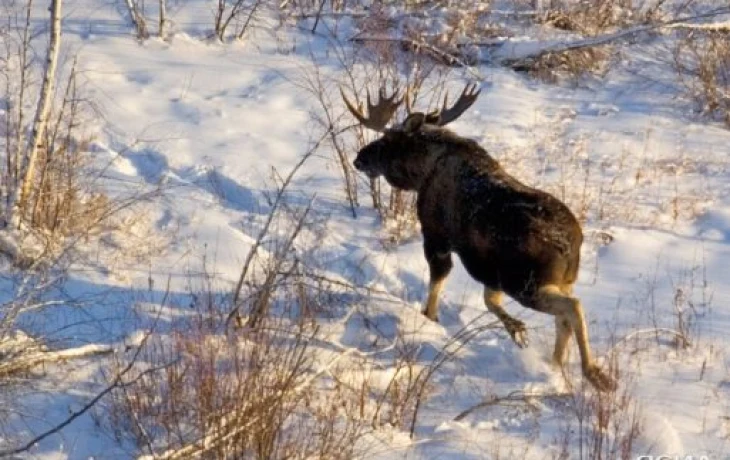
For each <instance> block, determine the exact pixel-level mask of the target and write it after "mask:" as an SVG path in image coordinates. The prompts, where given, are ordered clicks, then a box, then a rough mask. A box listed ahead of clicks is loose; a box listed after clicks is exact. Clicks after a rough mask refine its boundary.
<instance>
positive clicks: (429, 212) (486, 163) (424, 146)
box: [341, 84, 616, 391]
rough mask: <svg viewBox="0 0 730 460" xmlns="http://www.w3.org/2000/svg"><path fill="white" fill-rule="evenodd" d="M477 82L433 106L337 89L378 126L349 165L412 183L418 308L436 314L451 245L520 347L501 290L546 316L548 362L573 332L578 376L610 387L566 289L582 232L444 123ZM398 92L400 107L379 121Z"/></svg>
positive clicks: (521, 336)
mask: <svg viewBox="0 0 730 460" xmlns="http://www.w3.org/2000/svg"><path fill="white" fill-rule="evenodd" d="M480 92H481V90H477V86H476V84H467V85H466V87H465V88H464V90H463V91H462V93H461V95H460V96H459V98H458V99H457V100H456V102H455V103H454V104H453V105H452V106H451V107H447V105H448V103H447V102H448V94H447V95H446V96H445V97H444V102H443V106H442V108H441V109H440V110H437V111H434V112H429V113H423V112H414V111H412V108H411V100H410V94H409V91H408V90H406V91H405V94H404V96H403V97H400V98H399V97H398V93H399V91H398V90H396V91H394V93H393V94H392V95H391V96H390V97H388V96H387V95H386V91H385V89H384V88H381V89H380V91H379V95H378V96H379V97H378V101H377V102H376V103H375V104H373V103H372V101H371V98H370V94H369V92H368V93H367V113H364V111H363V107H362V105H358V106H355V105H354V104H353V103H352V102H350V100H348V99H347V97H346V96H345V93H344V92H342V90H341V96H342V98H343V101H344V103H345V105H346V106H347V108H348V110H349V111H350V112H351V113H352V115H353V116H354V117H355V118H356V119H357V120H358V122H359V123H360V124H361V125H362V126H363V127H366V128H368V129H372V130H374V131H377V132H380V133H382V136H381V137H380V138H379V139H377V140H375V141H373V142H371V143H369V144H368V145H366V146H365V147H363V148H362V149H361V150H360V151H359V152H358V153H357V158H356V159H355V162H354V166H355V168H356V169H357V170H358V171H360V172H363V173H365V174H367V175H368V176H369V177H370V178H377V177H379V176H384V177H385V179H386V180H387V181H388V183H389V184H390V185H392V186H393V187H397V188H400V189H404V190H412V191H416V193H417V201H416V206H417V215H418V220H419V221H420V224H421V231H422V234H423V249H424V253H425V256H426V260H427V262H428V266H429V272H430V283H429V288H428V296H427V299H426V303H425V307H424V310H423V314H424V315H426V317H428V318H429V319H430V320H432V321H438V297H439V294H440V293H441V290H442V288H443V285H444V281H445V280H446V277H447V276H448V274H449V272H450V271H451V269H452V267H453V262H452V259H451V253H452V252H455V253H456V254H457V255H458V256H459V258H460V259H461V262H462V264H463V265H464V268H465V269H466V271H467V272H468V273H469V274H470V275H471V277H472V278H474V279H475V280H476V281H479V282H480V283H482V284H483V285H484V303H485V304H486V307H487V309H488V310H489V311H490V312H491V313H493V314H494V315H496V317H497V318H498V319H499V320H500V321H501V323H502V324H503V325H504V328H505V330H506V331H507V332H508V333H509V335H510V336H511V337H512V340H513V341H514V342H515V343H516V344H517V346H519V347H521V348H522V347H525V346H526V345H527V333H526V332H527V331H526V329H525V324H524V323H523V322H522V321H520V320H518V319H516V318H514V317H512V316H510V315H509V314H508V313H507V312H506V311H505V309H504V308H503V307H502V297H503V293H506V294H507V295H509V296H510V297H512V298H513V299H515V300H516V301H517V302H519V303H520V304H521V305H522V306H524V307H527V308H531V309H534V310H537V311H540V312H543V313H547V314H550V315H553V316H554V317H555V329H556V331H555V336H556V337H555V348H554V351H553V355H552V362H553V364H554V365H555V366H557V367H558V368H561V369H562V366H563V361H564V358H565V353H566V348H567V346H568V344H569V343H570V339H571V337H572V336H573V335H575V338H576V342H577V344H578V347H579V350H580V357H581V365H582V371H583V375H584V377H585V378H586V379H587V380H588V381H589V382H590V383H591V384H592V385H593V386H594V387H595V388H596V389H598V390H599V391H612V390H614V389H615V386H616V384H615V382H614V380H613V379H612V378H611V377H609V376H608V375H607V374H605V373H604V372H603V371H602V370H601V369H600V368H599V367H598V366H597V365H596V363H595V362H594V360H593V357H592V355H591V349H590V345H589V340H588V329H587V326H586V322H585V317H584V314H583V308H582V306H581V303H580V300H579V299H578V298H576V297H575V296H573V294H572V291H573V284H574V283H575V281H576V278H577V275H578V268H579V264H580V247H581V244H582V242H583V233H582V230H581V227H580V224H579V223H578V220H577V219H576V218H575V216H574V215H573V213H572V212H571V211H570V209H568V207H567V206H566V205H565V204H564V203H562V202H561V201H560V200H558V199H557V198H555V197H554V196H552V195H550V194H549V193H546V192H544V191H541V190H537V189H534V188H532V187H529V186H527V185H525V184H523V183H521V182H520V181H518V180H517V179H515V178H514V177H512V176H511V175H509V174H508V173H507V172H506V171H505V170H504V169H502V167H501V166H500V164H499V163H498V162H497V160H495V159H494V158H492V157H491V156H490V155H489V154H488V153H487V151H486V150H485V149H483V148H482V147H481V146H479V144H477V142H476V141H474V140H471V139H467V138H464V137H461V136H459V135H457V134H455V133H454V132H452V131H450V130H448V129H446V128H444V126H445V125H447V124H448V123H451V122H452V121H454V120H456V119H457V118H458V117H459V116H461V114H463V113H464V111H466V110H467V109H468V108H469V107H470V106H471V105H472V104H473V103H474V101H476V99H477V97H478V96H479V94H480ZM404 100H405V102H406V109H407V116H406V118H405V120H404V121H403V122H402V123H400V124H398V123H394V124H393V126H391V127H390V128H386V126H387V125H388V123H389V122H390V120H391V118H393V116H394V114H395V112H396V110H397V109H398V107H400V106H401V105H402V104H403V101H404Z"/></svg>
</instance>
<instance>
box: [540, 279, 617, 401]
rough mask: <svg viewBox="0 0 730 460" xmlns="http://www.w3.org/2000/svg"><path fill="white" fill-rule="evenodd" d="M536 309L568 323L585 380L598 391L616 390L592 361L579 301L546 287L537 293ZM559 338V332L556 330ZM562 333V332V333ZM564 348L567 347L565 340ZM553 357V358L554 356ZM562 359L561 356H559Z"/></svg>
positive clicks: (550, 286) (610, 380) (608, 378)
mask: <svg viewBox="0 0 730 460" xmlns="http://www.w3.org/2000/svg"><path fill="white" fill-rule="evenodd" d="M538 307H539V309H540V311H543V312H545V313H549V314H551V315H555V316H556V317H558V318H565V319H567V320H568V322H569V323H570V327H571V329H572V330H573V333H574V334H575V340H576V342H578V349H579V350H580V359H581V366H582V368H583V375H584V376H585V378H586V379H587V380H588V381H589V382H590V383H591V385H593V386H594V387H595V388H596V389H598V390H599V391H612V390H614V389H615V388H616V382H614V381H613V379H612V378H611V377H609V376H608V375H606V374H605V373H604V372H603V371H601V369H600V368H599V367H598V366H597V365H596V364H595V362H594V361H593V356H592V354H591V347H590V344H589V342H588V327H587V326H586V321H585V317H584V315H583V307H582V306H581V304H580V301H579V300H578V299H577V298H575V297H573V296H571V295H568V294H565V293H564V292H562V291H561V290H560V288H559V287H558V286H556V285H548V286H543V287H542V288H540V290H539V292H538ZM556 332H557V334H556V335H557V336H558V337H559V336H560V334H561V331H560V330H558V331H556ZM563 333H564V332H563ZM557 342H558V340H557V339H556V349H555V353H558V352H560V354H562V352H561V350H559V349H558V347H557V345H558V343H557ZM564 346H567V340H566V343H565V344H564ZM554 357H555V356H554ZM560 358H562V356H560Z"/></svg>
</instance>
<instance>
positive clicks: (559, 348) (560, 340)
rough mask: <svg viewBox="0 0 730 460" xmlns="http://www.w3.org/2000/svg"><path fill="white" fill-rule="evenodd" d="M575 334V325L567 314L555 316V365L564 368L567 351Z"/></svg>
mask: <svg viewBox="0 0 730 460" xmlns="http://www.w3.org/2000/svg"><path fill="white" fill-rule="evenodd" d="M572 336H573V326H571V325H570V319H568V318H566V317H565V316H561V315H556V316H555V349H554V350H553V365H555V366H556V367H559V368H562V367H563V363H564V362H565V352H566V351H567V350H568V344H570V338H571V337H572Z"/></svg>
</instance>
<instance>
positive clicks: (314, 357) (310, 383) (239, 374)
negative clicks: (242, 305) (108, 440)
mask: <svg viewBox="0 0 730 460" xmlns="http://www.w3.org/2000/svg"><path fill="white" fill-rule="evenodd" d="M279 294H280V295H281V294H282V293H281V292H279ZM281 300H283V299H281ZM290 300H291V301H294V299H293V298H292V299H290ZM191 307H192V309H193V313H192V314H191V315H189V316H188V317H186V318H184V319H181V320H179V321H177V322H176V324H174V325H173V327H172V331H171V333H170V334H169V335H155V336H153V337H152V338H151V339H150V340H149V343H148V345H147V347H146V349H145V350H144V351H143V353H142V358H143V360H144V364H143V365H140V369H147V370H148V372H147V373H143V374H141V376H140V377H137V378H134V379H130V381H128V382H126V383H125V384H124V385H122V386H120V387H119V388H118V389H116V390H115V391H114V392H113V393H112V395H111V398H110V399H109V400H108V402H107V404H108V407H107V408H106V410H104V412H103V414H104V415H103V417H104V418H103V419H102V418H101V417H97V420H98V422H99V423H100V424H101V425H102V426H103V427H104V428H106V429H107V430H109V432H111V433H112V434H113V435H114V436H115V438H116V439H117V440H118V441H120V442H122V443H124V444H126V445H133V446H134V447H135V448H136V450H137V451H138V452H139V453H145V454H148V455H150V456H153V457H154V458H158V457H160V458H190V457H195V456H197V455H199V456H201V457H202V458H259V459H277V458H282V459H283V458H333V459H338V458H341V459H346V458H352V457H353V456H354V455H355V449H356V445H357V444H356V441H357V439H359V437H360V436H361V435H362V434H363V433H364V430H365V428H366V427H367V425H366V424H363V423H361V422H360V419H359V417H358V409H359V406H358V400H357V399H355V398H352V397H350V396H351V395H350V392H349V390H348V389H347V388H346V387H344V386H342V385H339V384H337V383H335V382H333V380H332V379H330V378H329V377H328V373H327V372H325V371H328V370H329V369H330V367H331V366H330V364H331V363H332V362H334V361H335V360H337V359H339V358H340V357H341V356H343V355H344V352H336V353H335V354H334V355H333V354H331V353H328V352H323V351H322V350H321V349H320V348H317V347H314V346H313V344H317V343H320V341H321V340H322V337H320V336H319V332H318V331H319V328H318V326H317V325H316V324H315V322H314V321H312V318H307V317H300V318H296V319H290V318H285V317H284V316H276V315H270V316H268V317H267V318H266V319H265V320H262V321H261V322H260V323H259V324H258V326H257V327H256V328H244V329H238V330H235V331H233V332H229V333H226V332H225V331H226V327H225V324H224V323H225V322H224V318H225V315H224V313H226V312H227V311H228V310H229V309H230V306H229V305H227V304H226V302H225V299H224V297H223V296H220V295H218V294H216V293H214V292H204V293H199V294H196V295H195V296H194V297H193V305H191ZM333 356H334V358H333ZM124 365H125V364H123V363H120V366H124ZM155 368H156V370H155V371H154V372H149V369H155Z"/></svg>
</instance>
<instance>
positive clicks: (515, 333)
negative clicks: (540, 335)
mask: <svg viewBox="0 0 730 460" xmlns="http://www.w3.org/2000/svg"><path fill="white" fill-rule="evenodd" d="M504 327H505V329H507V332H509V335H510V337H512V340H514V342H515V344H517V346H518V347H520V348H526V347H527V345H529V341H528V340H527V328H526V327H525V323H523V322H522V321H520V320H517V319H514V318H511V319H510V320H508V321H505V323H504Z"/></svg>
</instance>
